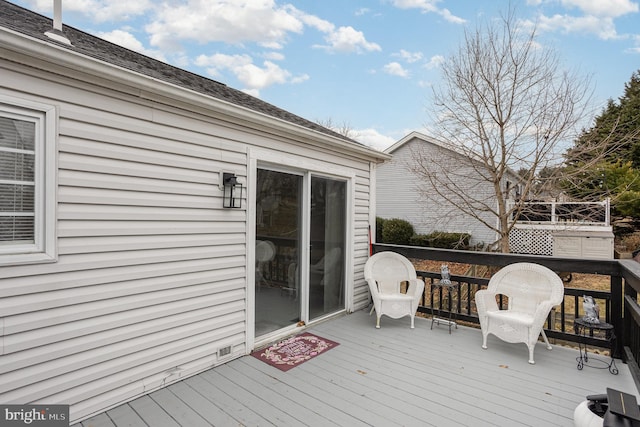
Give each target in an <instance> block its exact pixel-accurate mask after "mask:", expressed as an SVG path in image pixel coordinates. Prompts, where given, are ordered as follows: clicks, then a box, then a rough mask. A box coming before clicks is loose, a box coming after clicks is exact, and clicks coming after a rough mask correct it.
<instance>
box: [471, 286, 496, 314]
mask: <svg viewBox="0 0 640 427" xmlns="http://www.w3.org/2000/svg"><path fill="white" fill-rule="evenodd" d="M475 300H476V307H477V308H478V314H480V313H486V312H488V311H498V303H497V302H496V294H494V293H493V292H489V291H488V290H487V289H480V290H479V291H478V292H476V294H475Z"/></svg>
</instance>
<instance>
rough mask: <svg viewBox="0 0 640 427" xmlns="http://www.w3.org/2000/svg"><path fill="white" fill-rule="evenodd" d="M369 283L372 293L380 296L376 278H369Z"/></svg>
mask: <svg viewBox="0 0 640 427" xmlns="http://www.w3.org/2000/svg"><path fill="white" fill-rule="evenodd" d="M367 284H368V285H369V291H370V292H371V295H372V296H374V295H375V297H376V298H378V297H379V295H380V291H379V290H378V283H377V282H376V280H375V279H367Z"/></svg>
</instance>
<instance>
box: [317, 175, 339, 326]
mask: <svg viewBox="0 0 640 427" xmlns="http://www.w3.org/2000/svg"><path fill="white" fill-rule="evenodd" d="M345 187H346V183H345V182H344V181H336V180H331V179H326V178H319V177H312V178H311V222H310V228H311V252H310V256H309V317H310V319H311V320H313V319H315V318H318V317H321V316H323V315H325V314H329V313H332V312H335V311H338V310H342V309H343V308H344V248H345V235H346V227H345V222H346V218H345Z"/></svg>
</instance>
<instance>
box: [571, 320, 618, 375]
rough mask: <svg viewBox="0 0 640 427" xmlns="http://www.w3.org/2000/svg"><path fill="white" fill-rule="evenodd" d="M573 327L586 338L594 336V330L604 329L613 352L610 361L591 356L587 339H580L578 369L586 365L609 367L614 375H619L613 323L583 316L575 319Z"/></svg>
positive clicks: (601, 367) (598, 367) (599, 367)
mask: <svg viewBox="0 0 640 427" xmlns="http://www.w3.org/2000/svg"><path fill="white" fill-rule="evenodd" d="M573 327H574V329H575V332H576V335H578V336H579V337H585V338H586V337H592V336H593V333H594V331H603V332H604V335H605V338H606V339H607V340H608V341H609V349H610V350H609V351H610V352H611V360H610V361H609V362H607V361H606V360H602V359H598V358H596V357H593V356H591V357H590V356H589V354H588V352H587V344H586V342H585V340H578V349H579V350H580V356H578V357H576V361H577V362H578V369H579V370H581V369H582V368H583V367H585V366H588V367H590V368H596V369H609V372H610V373H612V374H613V375H618V368H617V367H616V361H615V359H614V358H613V354H614V349H615V342H616V334H615V332H614V331H613V325H612V324H611V323H606V322H600V323H593V322H589V321H587V320H585V319H583V318H579V319H576V320H575V321H574V323H573ZM587 331H588V335H587ZM593 362H597V363H598V364H599V365H600V366H596V365H594V364H593Z"/></svg>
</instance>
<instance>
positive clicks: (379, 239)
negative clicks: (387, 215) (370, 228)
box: [376, 216, 387, 243]
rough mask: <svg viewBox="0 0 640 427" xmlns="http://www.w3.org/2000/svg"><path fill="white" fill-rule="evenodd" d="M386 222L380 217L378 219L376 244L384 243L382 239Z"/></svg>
mask: <svg viewBox="0 0 640 427" xmlns="http://www.w3.org/2000/svg"><path fill="white" fill-rule="evenodd" d="M385 222H387V220H386V219H384V218H380V217H379V216H377V217H376V242H378V243H383V242H384V240H383V239H382V229H383V228H384V223H385Z"/></svg>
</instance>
